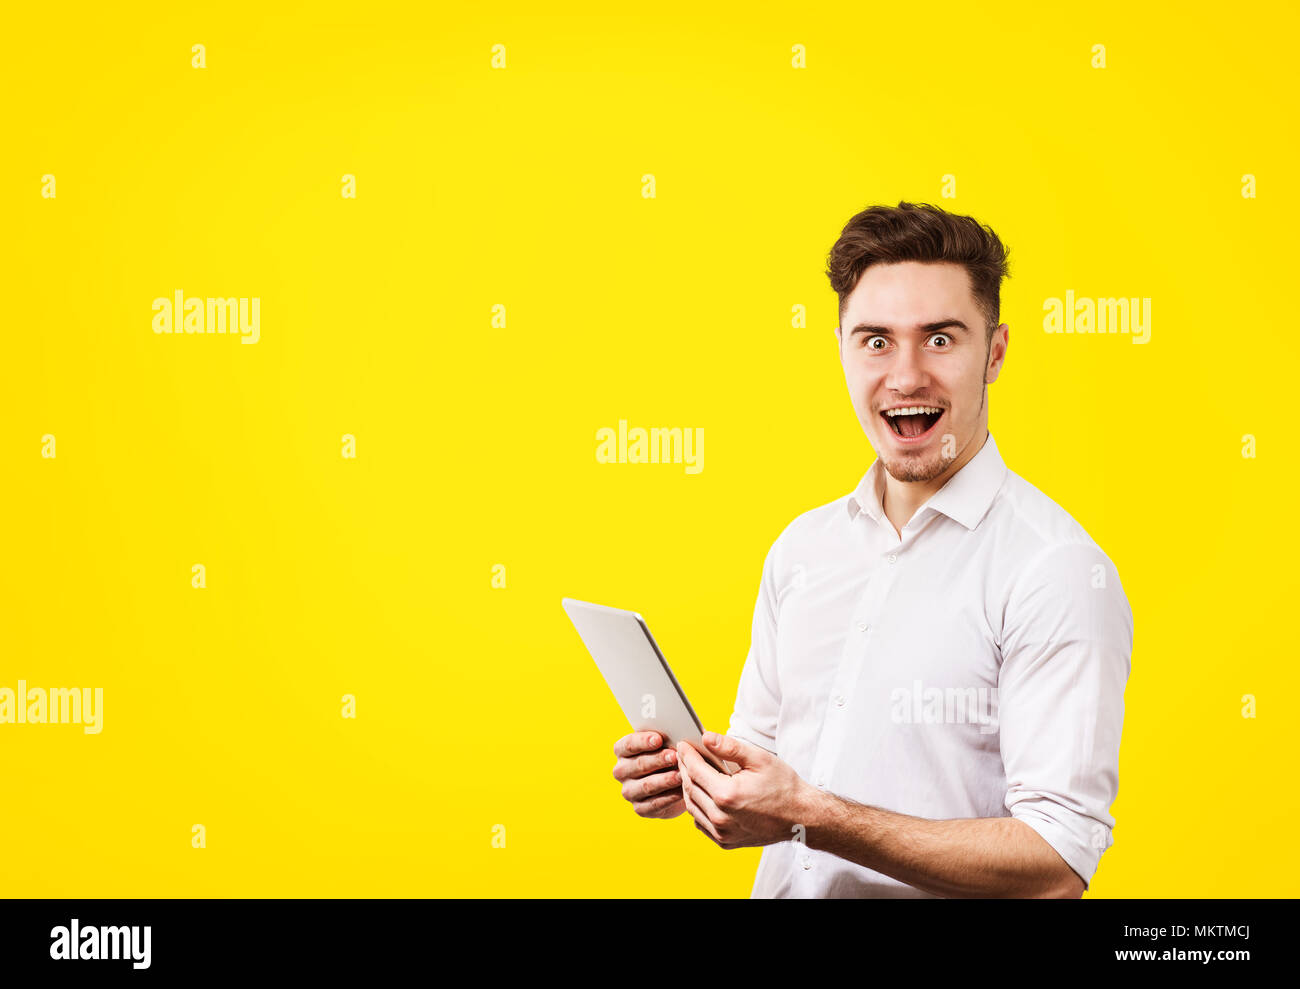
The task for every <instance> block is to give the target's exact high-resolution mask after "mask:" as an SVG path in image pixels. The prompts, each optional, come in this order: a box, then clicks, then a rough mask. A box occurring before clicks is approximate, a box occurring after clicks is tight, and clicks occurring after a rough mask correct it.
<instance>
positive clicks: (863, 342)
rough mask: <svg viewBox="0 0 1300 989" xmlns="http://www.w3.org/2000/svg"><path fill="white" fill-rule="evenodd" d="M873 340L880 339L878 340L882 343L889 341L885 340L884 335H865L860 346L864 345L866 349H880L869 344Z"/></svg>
mask: <svg viewBox="0 0 1300 989" xmlns="http://www.w3.org/2000/svg"><path fill="white" fill-rule="evenodd" d="M873 340H880V341H882V342H884V343H888V342H889V341H887V340H885V338H884V337H867V338H866V339H865V340H863V341H862V346H864V347H866V348H867V349H868V350H879V349H880V348H879V347H873V346H872V345H871V343H872V341H873Z"/></svg>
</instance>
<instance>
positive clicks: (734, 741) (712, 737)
mask: <svg viewBox="0 0 1300 989" xmlns="http://www.w3.org/2000/svg"><path fill="white" fill-rule="evenodd" d="M700 741H702V742H703V743H704V744H705V746H706V747H707V748H708V749H709V751H710V752H713V753H714V754H715V755H719V756H721V757H722V758H723V759H729V760H730V761H732V762H734V763H735V764H736V765H738V766H739V767H740V768H741V769H754V768H757V767H758V766H759V765H760V764H761V762H762V757H763V756H764V755H766V754H767V753H766V752H765V751H764V750H763V749H760V748H759V747H758V746H757V745H750V744H749V743H748V742H742V741H741V740H740V739H738V738H732V737H731V736H730V735H719V734H718V733H717V732H713V731H706V732H705V733H704V734H703V735H701V736H700Z"/></svg>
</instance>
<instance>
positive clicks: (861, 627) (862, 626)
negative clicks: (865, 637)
mask: <svg viewBox="0 0 1300 989" xmlns="http://www.w3.org/2000/svg"><path fill="white" fill-rule="evenodd" d="M870 627H871V626H869V625H868V624H867V623H866V622H858V631H859V632H865V631H866V630H867V629H868V628H870Z"/></svg>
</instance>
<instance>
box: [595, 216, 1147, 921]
mask: <svg viewBox="0 0 1300 989" xmlns="http://www.w3.org/2000/svg"><path fill="white" fill-rule="evenodd" d="M1006 256H1007V252H1006V250H1005V248H1004V247H1003V245H1002V243H1001V241H1000V240H999V239H998V237H997V235H996V234H994V233H993V231H992V230H990V229H988V228H987V227H983V226H981V225H980V224H979V223H978V222H977V221H975V220H974V219H972V218H971V217H964V216H955V215H952V214H949V213H947V212H945V211H943V210H941V209H938V208H936V207H933V206H929V205H924V204H922V205H914V204H911V203H899V205H898V207H897V208H893V207H884V206H878V207H872V208H871V209H867V210H865V211H863V212H861V213H859V214H858V215H857V216H854V217H853V218H852V219H851V220H850V221H849V223H848V224H847V225H846V226H845V227H844V230H843V232H842V233H841V235H840V238H839V240H838V241H837V242H836V244H835V245H834V247H833V248H832V250H831V253H830V257H829V265H828V271H827V274H828V275H829V277H830V279H831V285H832V287H833V288H834V289H835V291H836V292H837V294H838V295H839V316H840V325H839V326H837V327H836V329H835V337H836V340H837V341H838V345H839V355H840V361H841V363H842V364H843V367H844V376H845V381H846V382H847V384H848V389H849V396H850V398H851V399H852V402H853V407H854V410H855V411H856V413H857V416H858V419H859V421H860V422H861V424H862V427H863V429H864V430H865V431H866V434H867V438H868V440H869V441H870V443H871V445H872V447H873V448H874V449H875V451H876V460H875V462H874V463H873V464H872V465H871V468H870V469H869V470H868V471H867V473H866V475H865V476H864V477H863V478H862V480H861V482H860V483H859V484H858V486H857V487H856V489H855V490H854V491H853V492H852V493H851V494H849V495H847V496H846V497H842V498H839V499H837V500H835V501H833V502H830V503H829V504H826V505H823V506H821V507H820V508H815V509H813V510H811V511H809V512H805V513H804V514H803V515H800V516H799V517H798V518H796V519H795V520H794V521H793V522H791V523H790V524H789V525H788V526H787V527H786V528H785V530H784V531H783V532H782V533H781V535H780V536H779V537H778V538H777V540H776V542H775V543H774V544H773V545H772V547H771V549H770V550H769V552H768V554H767V557H766V560H765V562H764V565H763V577H762V583H761V586H760V589H759V595H758V602H757V605H756V607H755V610H754V623H753V639H752V643H751V647H750V651H749V655H748V657H747V659H746V661H745V666H744V669H743V671H742V673H741V677H740V685H739V690H738V692H737V697H736V706H735V711H734V713H733V714H732V718H731V725H730V730H729V734H728V735H726V736H718V735H715V734H712V733H706V734H705V736H704V739H703V742H704V744H705V745H707V746H708V747H710V748H711V749H712V750H713V751H714V753H716V754H717V755H718V756H719V757H721V758H723V759H726V760H728V761H729V762H731V763H732V764H733V767H732V768H735V767H738V768H737V769H736V772H734V774H732V775H727V774H724V773H720V772H718V771H716V770H714V769H713V768H712V767H711V766H709V765H708V763H707V762H706V761H705V760H704V758H703V757H702V756H701V754H700V753H699V752H698V751H696V750H695V749H694V748H692V747H691V746H690V745H688V744H686V743H682V744H680V745H678V746H677V748H676V749H667V750H663V749H661V745H662V739H661V738H659V737H658V736H657V735H656V734H655V733H654V732H636V733H633V734H631V735H628V736H626V737H625V738H622V739H620V740H619V741H618V743H617V744H616V745H615V754H616V755H617V756H618V762H617V764H616V765H615V767H614V776H615V778H616V779H617V780H619V782H620V783H622V785H623V796H624V797H625V798H626V799H628V800H629V801H631V802H632V803H633V805H634V807H635V809H636V811H637V813H638V814H641V815H642V816H645V817H675V816H677V815H678V814H681V813H682V812H683V811H686V812H688V813H690V815H691V816H692V817H693V818H694V820H695V826H696V827H697V828H698V829H699V830H701V831H703V832H704V833H705V834H706V835H708V836H709V838H711V839H712V840H713V841H714V842H716V843H717V844H718V845H720V846H721V847H723V848H738V847H744V846H764V851H763V856H762V859H761V861H760V864H759V868H758V874H757V876H756V878H755V882H754V889H753V895H754V896H764V897H767V896H785V897H811V896H871V897H888V896H893V897H901V896H912V897H929V896H1019V897H1031V896H1032V897H1077V896H1080V895H1081V894H1082V893H1083V891H1084V890H1085V889H1086V888H1087V886H1088V883H1089V882H1090V881H1091V879H1092V876H1093V874H1094V872H1095V871H1096V868H1097V863H1098V860H1099V858H1100V857H1101V853H1102V852H1103V851H1104V850H1105V849H1106V848H1107V847H1109V845H1110V844H1111V842H1112V838H1111V828H1112V827H1113V826H1114V823H1115V822H1114V818H1112V817H1111V816H1110V812H1109V809H1110V805H1111V803H1112V801H1113V800H1114V798H1115V794H1116V792H1117V789H1118V761H1119V744H1120V731H1121V728H1122V724H1123V713H1124V702H1123V695H1124V685H1125V683H1126V681H1127V679H1128V674H1129V657H1130V653H1131V650H1132V641H1133V619H1132V612H1131V611H1130V609H1129V605H1128V600H1127V598H1126V597H1125V595H1124V591H1123V589H1122V587H1121V585H1120V581H1119V575H1118V573H1117V572H1116V570H1115V567H1114V565H1113V564H1112V563H1111V561H1110V559H1109V558H1108V557H1107V556H1106V554H1105V553H1103V552H1102V550H1101V549H1100V548H1099V547H1098V546H1097V544H1096V543H1095V542H1094V541H1093V540H1092V539H1091V538H1090V537H1089V536H1088V534H1087V533H1086V532H1085V531H1084V529H1083V528H1082V527H1081V526H1080V525H1079V524H1078V523H1077V522H1075V521H1074V519H1073V518H1071V517H1070V516H1069V515H1068V514H1067V513H1066V512H1065V511H1064V510H1063V509H1061V508H1060V507H1059V506H1058V505H1056V504H1055V503H1054V502H1053V501H1052V500H1051V499H1049V498H1048V497H1047V496H1046V495H1044V494H1043V493H1042V492H1040V491H1038V490H1037V489H1036V488H1034V487H1033V486H1032V485H1030V484H1029V483H1028V482H1027V481H1025V480H1023V479H1022V478H1021V477H1019V476H1018V475H1016V474H1014V473H1012V472H1011V471H1010V470H1008V469H1007V467H1006V466H1005V465H1004V463H1003V461H1002V458H1001V456H1000V455H999V453H998V448H997V446H996V444H995V443H994V441H993V437H992V436H991V435H990V434H989V432H988V401H987V398H988V389H987V386H988V385H989V384H990V383H992V382H994V381H996V380H997V377H998V373H999V371H1000V370H1001V368H1002V364H1003V361H1004V360H1005V358H1006V352H1007V346H1008V340H1009V329H1008V327H1007V325H1006V324H1004V323H1003V324H999V312H1000V305H999V288H1000V284H1001V280H1002V278H1003V277H1005V276H1006V274H1007V265H1006Z"/></svg>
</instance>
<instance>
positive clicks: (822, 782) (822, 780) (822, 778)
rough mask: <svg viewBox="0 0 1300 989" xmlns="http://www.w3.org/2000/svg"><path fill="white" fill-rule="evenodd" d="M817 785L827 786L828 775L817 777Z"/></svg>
mask: <svg viewBox="0 0 1300 989" xmlns="http://www.w3.org/2000/svg"><path fill="white" fill-rule="evenodd" d="M817 785H818V786H825V785H826V777H825V776H818V777H817Z"/></svg>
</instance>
